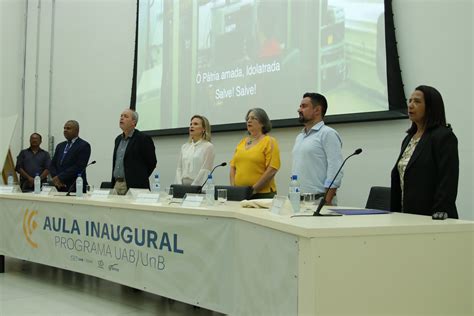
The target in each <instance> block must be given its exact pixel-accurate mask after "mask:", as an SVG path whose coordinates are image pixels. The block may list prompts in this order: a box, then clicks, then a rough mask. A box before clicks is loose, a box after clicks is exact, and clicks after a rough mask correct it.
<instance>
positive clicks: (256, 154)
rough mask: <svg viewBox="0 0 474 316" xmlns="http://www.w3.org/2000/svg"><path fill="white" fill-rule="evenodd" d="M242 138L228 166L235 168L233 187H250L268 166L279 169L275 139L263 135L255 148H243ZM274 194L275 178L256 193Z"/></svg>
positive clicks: (278, 153)
mask: <svg viewBox="0 0 474 316" xmlns="http://www.w3.org/2000/svg"><path fill="white" fill-rule="evenodd" d="M245 142H246V137H244V138H243V139H242V140H241V141H240V143H239V144H238V145H237V147H236V148H235V152H234V157H232V160H231V161H230V165H231V166H232V167H235V185H238V186H246V185H249V186H252V185H254V184H255V183H257V181H258V180H259V179H260V177H261V176H262V175H263V173H264V172H265V170H267V168H268V167H269V166H270V167H272V168H274V169H276V170H278V169H280V150H279V149H278V143H277V141H276V140H275V138H273V137H270V136H268V135H265V136H264V137H263V138H262V139H261V140H260V141H259V142H258V143H257V144H256V145H255V146H253V147H251V148H249V149H246V148H245ZM268 192H276V184H275V177H273V178H272V179H271V180H270V181H269V182H268V183H267V184H266V185H265V186H264V187H263V188H262V189H261V190H260V191H258V192H257V193H268Z"/></svg>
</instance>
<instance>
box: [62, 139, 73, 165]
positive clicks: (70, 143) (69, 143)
mask: <svg viewBox="0 0 474 316" xmlns="http://www.w3.org/2000/svg"><path fill="white" fill-rule="evenodd" d="M71 145H72V142H70V141H68V142H67V144H66V147H64V151H63V155H62V157H61V162H60V163H61V165H62V164H63V160H64V157H66V154H67V152H68V150H69V148H71Z"/></svg>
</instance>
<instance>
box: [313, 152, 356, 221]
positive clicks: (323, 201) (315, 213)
mask: <svg viewBox="0 0 474 316" xmlns="http://www.w3.org/2000/svg"><path fill="white" fill-rule="evenodd" d="M361 152H362V148H357V149H356V150H355V151H354V152H353V153H352V154H351V155H349V156H348V157H347V158H346V159H344V161H343V162H342V164H341V166H340V167H339V170H337V172H336V175H335V176H334V178H333V179H332V181H331V184H330V185H329V188H327V190H326V193H324V196H323V198H322V199H321V201H320V202H319V205H318V208H317V209H316V211H315V212H314V213H313V216H341V214H321V209H322V208H323V206H324V204H326V197H327V195H328V192H329V189H330V188H331V186H332V184H333V183H334V181H335V180H336V178H337V176H338V175H339V172H341V170H342V167H343V166H344V164H345V163H346V161H347V159H349V158H351V157H352V156H355V155H358V154H360V153H361Z"/></svg>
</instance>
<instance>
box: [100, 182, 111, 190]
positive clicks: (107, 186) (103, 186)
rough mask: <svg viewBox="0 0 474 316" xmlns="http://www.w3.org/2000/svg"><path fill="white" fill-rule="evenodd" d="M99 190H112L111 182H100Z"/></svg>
mask: <svg viewBox="0 0 474 316" xmlns="http://www.w3.org/2000/svg"><path fill="white" fill-rule="evenodd" d="M100 188H101V189H113V187H112V182H110V181H102V182H101V184H100Z"/></svg>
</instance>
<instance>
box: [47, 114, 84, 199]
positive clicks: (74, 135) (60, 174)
mask: <svg viewBox="0 0 474 316" xmlns="http://www.w3.org/2000/svg"><path fill="white" fill-rule="evenodd" d="M63 134H64V137H65V138H66V141H64V142H62V143H59V144H58V145H57V146H56V150H55V151H54V156H53V159H52V160H51V165H50V168H49V172H50V174H51V177H52V181H53V184H54V186H55V187H56V188H57V189H58V191H60V192H61V191H62V192H67V191H69V189H72V186H73V185H75V181H76V179H77V176H78V175H79V174H80V175H81V177H82V179H83V181H84V186H83V191H84V192H85V190H86V185H87V177H86V166H87V163H88V162H89V158H90V156H91V145H89V143H88V142H86V141H85V140H83V139H82V138H79V123H78V122H77V121H74V120H69V121H67V122H66V123H65V124H64V130H63ZM72 191H74V190H72Z"/></svg>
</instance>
